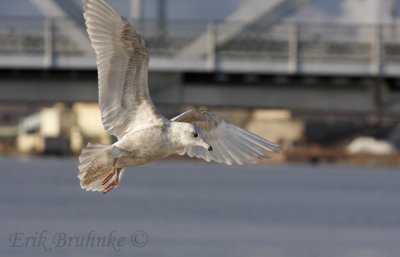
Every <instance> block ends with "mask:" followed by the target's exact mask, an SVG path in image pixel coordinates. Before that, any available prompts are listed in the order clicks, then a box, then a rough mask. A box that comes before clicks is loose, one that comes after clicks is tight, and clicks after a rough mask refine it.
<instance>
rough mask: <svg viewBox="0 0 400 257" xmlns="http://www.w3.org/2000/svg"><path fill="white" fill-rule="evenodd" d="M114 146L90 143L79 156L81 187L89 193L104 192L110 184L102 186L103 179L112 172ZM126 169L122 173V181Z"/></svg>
mask: <svg viewBox="0 0 400 257" xmlns="http://www.w3.org/2000/svg"><path fill="white" fill-rule="evenodd" d="M112 148H113V146H112V145H96V144H91V143H89V144H88V145H87V147H86V148H84V149H83V150H82V153H81V155H80V156H79V174H78V178H79V180H80V184H81V187H82V188H83V189H85V190H87V191H103V190H104V189H105V188H106V187H107V185H108V184H109V183H111V181H113V180H114V179H115V178H111V179H110V182H108V183H106V184H105V185H102V184H101V183H102V181H103V179H104V178H105V177H106V176H107V174H109V172H110V171H111V170H112V162H113V159H114V157H113V155H112ZM124 170H125V169H122V171H121V172H120V177H119V178H120V179H121V177H122V175H123V172H124Z"/></svg>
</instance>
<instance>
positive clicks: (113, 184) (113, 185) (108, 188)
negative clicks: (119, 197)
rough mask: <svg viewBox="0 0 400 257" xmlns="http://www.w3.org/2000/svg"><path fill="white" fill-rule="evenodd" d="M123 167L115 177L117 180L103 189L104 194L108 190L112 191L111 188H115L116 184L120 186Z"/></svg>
mask: <svg viewBox="0 0 400 257" xmlns="http://www.w3.org/2000/svg"><path fill="white" fill-rule="evenodd" d="M121 170H122V169H117V171H116V172H117V177H116V178H115V180H114V181H113V182H111V183H110V184H109V185H108V186H107V187H106V188H105V189H104V191H103V194H106V193H108V192H110V191H111V190H113V189H114V188H115V187H116V186H118V184H119V173H120V172H121Z"/></svg>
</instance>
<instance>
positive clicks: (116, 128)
mask: <svg viewBox="0 0 400 257" xmlns="http://www.w3.org/2000/svg"><path fill="white" fill-rule="evenodd" d="M83 8H84V17H85V21H86V27H87V31H88V33H89V37H90V40H91V42H92V46H93V48H94V50H95V52H96V56H97V67H98V78H99V105H100V109H101V119H102V121H103V124H104V127H105V128H106V130H107V131H108V132H109V133H110V134H111V135H114V136H116V137H118V138H121V137H122V136H123V135H124V134H125V133H126V131H127V130H129V129H130V127H131V126H136V124H138V123H140V122H143V121H145V122H146V123H151V122H158V121H159V120H160V116H159V113H158V111H157V109H156V108H155V106H154V105H153V103H152V101H151V99H150V95H149V89H148V85H147V73H148V64H149V52H148V50H147V48H146V46H145V43H144V40H143V39H142V38H141V37H140V35H139V34H137V33H136V31H135V30H134V28H133V27H132V26H131V25H130V24H129V23H128V21H127V20H126V19H124V18H123V17H121V16H120V15H119V14H118V13H117V11H115V10H114V9H113V8H112V7H111V6H110V5H108V4H107V3H106V2H105V1H104V0H83ZM133 124H135V125H133Z"/></svg>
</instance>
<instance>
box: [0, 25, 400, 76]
mask: <svg viewBox="0 0 400 257" xmlns="http://www.w3.org/2000/svg"><path fill="white" fill-rule="evenodd" d="M135 24H136V27H137V29H138V30H139V31H140V32H141V34H142V35H143V36H144V38H145V40H146V43H147V45H148V46H149V48H150V51H151V54H152V67H153V68H155V69H161V70H178V71H184V70H204V71H206V70H208V71H210V70H226V71H241V69H243V70H244V71H246V70H247V71H254V72H287V73H301V72H311V73H312V72H315V73H318V72H320V73H321V72H338V73H340V72H353V73H364V74H365V73H368V74H386V73H387V74H390V73H395V72H398V71H400V27H399V26H392V25H346V24H328V23H327V24H315V23H310V24H290V23H281V24H276V25H273V26H265V25H263V24H257V25H253V26H251V28H246V29H245V30H243V31H241V32H239V33H237V34H236V36H235V37H234V38H230V39H229V40H227V41H222V42H221V40H218V36H219V35H220V34H221V32H223V31H225V32H226V31H227V30H232V29H235V26H238V25H239V24H240V22H228V23H227V22H223V23H219V22H212V23H209V22H206V21H184V20H181V21H168V22H167V23H166V24H159V23H158V22H156V21H140V23H139V22H135ZM73 25H74V23H73V21H71V20H68V19H63V18H56V19H50V18H49V19H42V18H36V19H32V18H10V17H7V18H5V17H3V18H0V67H3V68H4V67H5V68H7V67H9V68H12V67H37V68H43V67H44V68H59V69H63V68H73V67H77V68H95V61H94V53H93V51H92V50H91V49H90V47H88V45H89V41H87V42H86V43H85V44H87V45H82V42H81V41H80V42H79V43H78V41H77V40H75V38H74V35H73V34H71V30H70V29H69V28H70V27H71V26H73ZM75 25H76V24H75ZM81 32H82V33H85V29H84V28H83V27H81ZM204 33H207V35H208V41H207V43H206V44H204V46H203V47H204V49H203V51H200V52H198V53H192V55H193V56H190V55H188V56H182V55H179V53H180V52H181V51H183V50H184V49H185V48H186V47H188V46H189V45H190V44H192V43H193V42H194V41H196V39H197V38H198V37H199V36H200V35H204ZM217 42H218V43H217ZM324 67H325V68H324ZM351 67H352V68H351ZM349 69H354V70H353V71H351V70H349Z"/></svg>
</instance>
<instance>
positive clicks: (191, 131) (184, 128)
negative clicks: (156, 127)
mask: <svg viewBox="0 0 400 257" xmlns="http://www.w3.org/2000/svg"><path fill="white" fill-rule="evenodd" d="M172 130H173V131H174V132H175V133H174V135H175V137H176V138H177V139H178V141H179V142H180V143H181V144H182V145H183V146H201V147H204V148H205V149H207V150H208V151H212V147H211V145H209V144H208V143H207V142H206V140H205V138H204V135H203V133H201V131H200V129H199V128H197V127H196V126H194V125H193V124H190V123H186V122H173V123H172Z"/></svg>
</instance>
